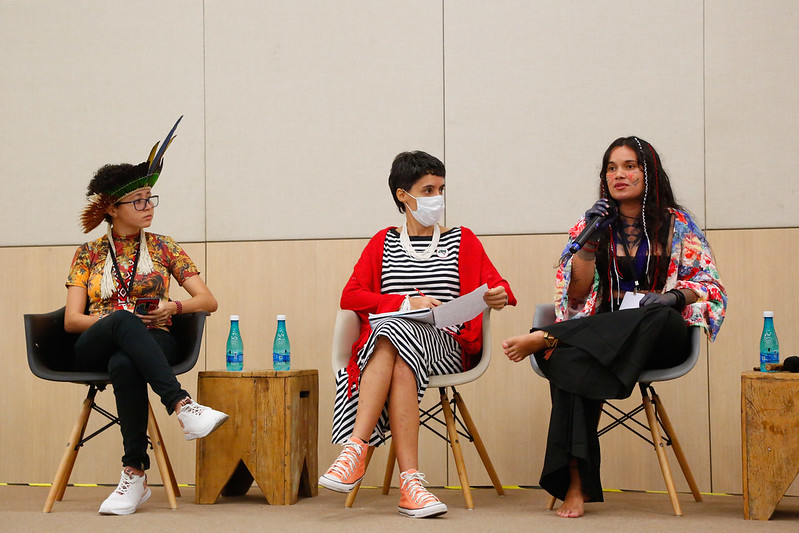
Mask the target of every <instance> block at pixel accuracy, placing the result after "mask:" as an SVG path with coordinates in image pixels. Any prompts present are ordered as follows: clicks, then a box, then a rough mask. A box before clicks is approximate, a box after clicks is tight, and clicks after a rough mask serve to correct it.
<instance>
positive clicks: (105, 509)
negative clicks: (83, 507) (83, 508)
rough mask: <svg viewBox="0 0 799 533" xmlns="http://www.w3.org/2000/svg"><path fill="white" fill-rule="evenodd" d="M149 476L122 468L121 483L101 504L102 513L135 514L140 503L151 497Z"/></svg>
mask: <svg viewBox="0 0 799 533" xmlns="http://www.w3.org/2000/svg"><path fill="white" fill-rule="evenodd" d="M146 481H147V476H137V475H136V474H134V473H133V472H132V471H131V470H128V469H125V470H122V478H121V479H120V480H119V485H117V488H116V490H115V491H114V492H112V493H111V495H110V496H109V497H108V498H106V499H105V501H104V502H103V504H102V505H101V506H100V511H99V512H100V514H116V515H125V514H133V513H135V512H136V509H138V508H139V505H141V504H143V503H144V502H146V501H147V500H149V499H150V495H151V494H152V491H151V490H150V487H148V486H147V485H145V483H146Z"/></svg>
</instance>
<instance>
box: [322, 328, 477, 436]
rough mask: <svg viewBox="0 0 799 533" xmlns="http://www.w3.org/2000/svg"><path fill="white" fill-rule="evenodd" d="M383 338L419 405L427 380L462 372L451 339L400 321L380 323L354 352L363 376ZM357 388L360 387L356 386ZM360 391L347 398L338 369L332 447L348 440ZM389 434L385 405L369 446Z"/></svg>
mask: <svg viewBox="0 0 799 533" xmlns="http://www.w3.org/2000/svg"><path fill="white" fill-rule="evenodd" d="M380 336H383V337H386V338H387V339H388V340H389V341H391V344H393V345H394V347H396V348H397V352H398V353H399V356H400V357H401V358H402V360H403V361H405V363H407V364H408V366H409V367H411V369H412V370H413V373H414V374H415V375H416V391H417V398H418V401H419V402H421V401H422V396H424V391H425V390H426V389H427V385H428V383H429V382H430V376H441V375H444V374H455V373H457V372H461V371H462V366H461V365H462V363H461V346H460V344H458V342H457V341H456V340H455V338H454V337H452V335H450V334H449V333H447V332H446V331H443V330H441V329H438V328H436V327H435V326H431V325H430V324H425V323H423V322H417V321H414V320H407V319H404V318H396V317H395V318H388V319H385V320H382V321H381V322H379V323H378V324H376V325H375V327H373V328H372V332H371V334H370V335H369V339H368V340H367V341H366V344H365V345H364V346H363V348H361V351H360V352H358V367H359V368H360V369H361V372H363V369H364V368H365V367H366V364H367V363H368V362H369V358H370V357H371V356H372V353H374V349H375V344H376V342H377V338H378V337H380ZM359 386H360V383H359ZM359 392H360V389H359V390H357V391H354V392H353V393H352V396H351V397H349V398H348V397H347V370H346V368H342V369H340V370H339V371H338V372H337V373H336V400H335V404H334V406H333V434H332V439H331V440H332V442H333V443H334V444H344V443H345V442H346V441H347V439H348V438H350V437H351V436H352V430H353V427H354V426H355V415H356V413H357V411H358V394H359ZM389 433H390V425H389V420H388V402H386V405H384V406H383V412H382V413H381V414H380V418H379V419H378V421H377V425H376V426H375V429H374V431H373V432H372V436H371V438H370V439H369V444H370V445H371V446H379V445H381V444H383V442H385V440H386V439H387V438H388V435H389Z"/></svg>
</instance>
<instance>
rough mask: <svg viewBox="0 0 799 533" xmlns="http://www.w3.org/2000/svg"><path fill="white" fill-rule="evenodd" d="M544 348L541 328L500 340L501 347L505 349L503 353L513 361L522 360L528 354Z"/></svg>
mask: <svg viewBox="0 0 799 533" xmlns="http://www.w3.org/2000/svg"><path fill="white" fill-rule="evenodd" d="M544 348H546V344H545V343H544V332H543V331H542V330H538V331H534V332H533V333H526V334H524V335H518V336H516V337H511V338H510V339H505V340H504V341H502V349H503V350H505V355H506V356H508V359H510V360H511V361H513V362H514V363H518V362H519V361H523V360H524V358H525V357H527V356H528V355H530V354H533V353H535V352H537V351H539V350H543V349H544Z"/></svg>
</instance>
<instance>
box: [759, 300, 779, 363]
mask: <svg viewBox="0 0 799 533" xmlns="http://www.w3.org/2000/svg"><path fill="white" fill-rule="evenodd" d="M779 362H780V341H779V340H777V332H776V331H775V330H774V311H763V333H762V334H761V335H760V371H761V372H774V370H766V365H767V364H775V365H776V364H777V363H779Z"/></svg>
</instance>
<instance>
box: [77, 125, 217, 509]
mask: <svg viewBox="0 0 799 533" xmlns="http://www.w3.org/2000/svg"><path fill="white" fill-rule="evenodd" d="M181 118H182V117H181ZM179 122H180V119H178V122H177V123H175V126H174V127H173V128H172V131H170V132H169V135H167V138H166V140H165V141H164V143H163V144H162V145H161V149H160V151H158V152H157V153H156V149H157V147H158V144H156V146H155V147H154V148H153V150H152V151H151V153H150V157H149V159H148V161H146V162H144V163H141V164H139V165H129V164H118V165H105V166H104V167H102V168H100V169H99V170H98V171H97V172H96V173H95V175H94V177H93V178H92V180H91V181H90V182H89V187H88V192H87V196H88V197H89V205H88V206H87V207H86V208H85V210H84V212H83V214H82V216H81V223H82V226H83V230H84V232H87V233H88V232H89V231H91V230H92V229H94V228H96V227H97V226H98V225H99V224H100V223H102V222H103V221H104V220H105V221H106V222H107V223H108V231H107V233H106V235H105V236H103V237H101V238H99V239H97V240H94V241H91V242H87V243H85V244H84V245H83V246H81V247H80V248H78V250H77V252H76V253H75V257H74V258H73V260H72V266H71V268H70V272H69V276H68V277H67V282H66V286H67V304H66V314H65V319H64V328H65V329H66V330H67V331H69V332H72V333H80V337H78V340H77V342H76V343H75V350H74V368H75V369H76V370H83V371H108V372H109V373H110V374H111V383H112V384H113V386H114V396H115V397H116V404H117V414H118V416H119V420H120V428H121V431H122V442H123V448H124V455H123V456H122V467H123V470H122V478H121V479H120V482H119V485H118V486H117V488H116V490H114V492H113V493H112V494H111V495H110V496H109V497H108V498H107V499H106V500H105V501H104V502H103V504H102V505H101V506H100V513H101V514H117V515H119V514H131V513H133V512H135V511H136V509H137V508H138V506H139V505H141V504H142V503H143V502H145V501H146V500H147V499H148V498H149V497H150V494H151V493H150V489H149V487H148V486H147V478H146V476H145V473H144V471H145V470H146V469H147V468H149V465H150V460H149V457H148V455H147V419H148V396H147V385H148V384H149V385H150V387H151V388H152V389H153V391H155V392H156V394H158V395H159V396H160V398H161V402H162V403H163V405H164V407H165V408H166V410H167V412H168V413H170V414H172V413H173V412H178V415H177V418H178V421H179V422H180V424H181V426H182V427H183V432H184V435H185V437H186V440H191V439H196V438H202V437H205V436H206V435H208V434H209V433H211V432H212V431H214V430H215V429H216V428H218V427H219V426H220V425H222V423H224V422H225V420H227V418H228V416H227V415H226V414H224V413H221V412H219V411H215V410H213V409H210V408H208V407H205V406H202V405H199V404H198V403H197V402H194V401H193V400H192V399H191V398H190V397H189V394H188V393H187V392H186V391H185V390H183V389H182V388H181V386H180V383H178V380H177V378H176V377H175V374H174V373H173V372H172V368H171V367H170V365H171V364H172V363H175V362H176V358H177V357H178V353H177V343H176V341H175V338H174V337H173V336H172V334H171V333H170V331H169V326H170V325H171V318H170V317H171V316H172V315H175V314H180V313H183V312H187V313H189V312H195V311H201V312H209V313H210V312H213V311H215V310H216V308H217V302H216V299H215V298H214V296H213V294H212V293H211V291H210V290H209V289H208V287H207V286H206V285H205V282H204V281H203V280H202V279H201V278H200V276H199V275H197V274H199V272H198V270H197V268H196V267H195V265H194V263H193V262H192V260H191V259H190V258H189V256H188V255H186V253H185V252H184V251H183V250H182V249H181V247H180V246H179V245H178V244H177V243H175V242H174V241H173V240H172V239H171V238H170V237H167V236H163V235H156V234H154V233H148V232H145V231H144V230H145V228H148V227H150V224H151V223H152V220H153V215H154V213H155V207H156V206H157V205H158V196H155V195H153V194H152V187H153V185H155V182H156V181H157V180H158V177H159V175H160V173H161V168H162V166H163V154H164V151H165V150H166V148H167V146H169V143H170V142H171V140H172V138H173V137H172V136H173V134H174V131H175V128H177V125H178V123H179ZM170 276H172V277H174V278H175V279H176V280H177V281H178V283H180V284H181V285H182V286H183V288H185V289H186V291H188V293H189V294H190V295H191V297H190V298H189V299H187V300H184V301H171V300H169V299H168V294H169V279H170ZM142 298H150V299H157V300H158V305H157V307H155V308H153V309H152V310H150V311H148V312H147V313H146V314H140V313H139V311H141V308H139V306H137V305H136V303H137V301H138V300H140V299H142Z"/></svg>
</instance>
